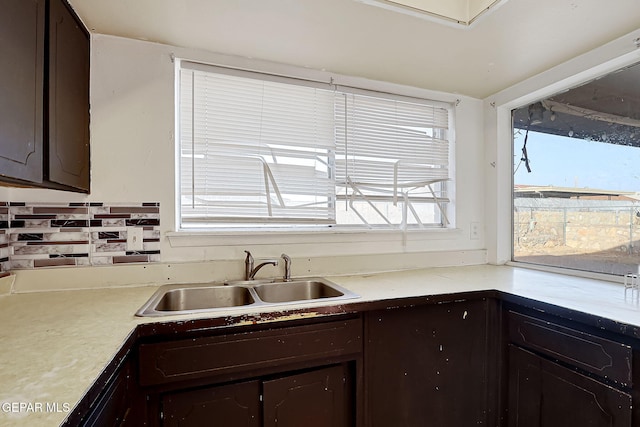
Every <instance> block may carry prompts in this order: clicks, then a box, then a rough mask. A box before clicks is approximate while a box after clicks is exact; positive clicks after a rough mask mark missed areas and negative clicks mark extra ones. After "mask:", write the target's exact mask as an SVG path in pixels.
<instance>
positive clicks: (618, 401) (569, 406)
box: [509, 345, 632, 427]
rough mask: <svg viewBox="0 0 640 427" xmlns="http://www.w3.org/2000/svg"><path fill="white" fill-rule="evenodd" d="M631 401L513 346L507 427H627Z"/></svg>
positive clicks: (608, 387) (610, 388)
mask: <svg viewBox="0 0 640 427" xmlns="http://www.w3.org/2000/svg"><path fill="white" fill-rule="evenodd" d="M631 411H632V398H631V395H630V394H628V393H625V392H623V391H620V390H618V389H616V388H613V387H611V386H609V385H607V384H604V383H602V382H599V381H597V380H595V379H593V378H591V377H588V376H586V375H583V374H581V373H578V372H576V371H574V370H571V369H568V368H565V367H563V366H561V365H559V364H556V363H554V362H551V361H550V360H547V359H544V358H542V357H540V356H537V355H535V354H533V353H530V352H528V351H526V350H523V349H521V348H518V347H515V346H513V345H511V346H510V348H509V426H510V427H516V426H517V427H556V426H557V427H567V426H581V427H585V426H591V427H629V426H631V425H632V424H631V418H632V417H631Z"/></svg>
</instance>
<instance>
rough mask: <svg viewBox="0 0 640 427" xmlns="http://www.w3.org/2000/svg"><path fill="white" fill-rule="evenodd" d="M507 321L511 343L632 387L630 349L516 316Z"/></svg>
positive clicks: (512, 315)
mask: <svg viewBox="0 0 640 427" xmlns="http://www.w3.org/2000/svg"><path fill="white" fill-rule="evenodd" d="M508 321H509V339H510V340H511V342H513V343H515V344H517V345H520V346H522V347H525V348H528V349H531V350H534V351H536V352H538V353H541V354H545V355H547V356H550V357H552V358H554V359H557V360H559V361H562V362H566V363H569V364H571V365H573V366H575V367H578V368H580V369H583V370H584V371H587V372H590V373H593V374H596V375H599V376H602V377H606V378H610V379H612V380H613V381H616V382H618V383H621V384H623V385H625V386H628V387H631V386H632V376H631V360H632V349H631V347H630V346H627V345H624V344H621V343H618V342H615V341H610V340H608V339H605V338H600V337H597V336H595V335H591V334H588V333H585V332H581V331H577V330H574V329H570V328H566V327H564V326H560V325H556V324H554V323H550V322H546V321H542V320H540V319H536V318H533V317H529V316H525V315H522V314H519V313H514V312H509V320H508Z"/></svg>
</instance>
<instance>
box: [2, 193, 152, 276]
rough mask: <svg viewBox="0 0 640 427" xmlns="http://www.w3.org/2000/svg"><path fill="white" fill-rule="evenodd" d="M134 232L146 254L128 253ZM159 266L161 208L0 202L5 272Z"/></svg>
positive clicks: (130, 205) (93, 203)
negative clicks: (137, 231)
mask: <svg viewBox="0 0 640 427" xmlns="http://www.w3.org/2000/svg"><path fill="white" fill-rule="evenodd" d="M132 227H134V228H137V229H142V250H127V234H128V232H129V230H131V229H132ZM159 261H160V204H159V203H108V204H105V203H96V202H90V203H19V202H0V267H1V271H8V270H19V269H32V268H39V267H57V266H89V265H112V264H122V263H140V262H142V263H149V262H159Z"/></svg>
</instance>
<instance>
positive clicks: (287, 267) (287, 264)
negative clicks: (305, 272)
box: [280, 253, 291, 282]
mask: <svg viewBox="0 0 640 427" xmlns="http://www.w3.org/2000/svg"><path fill="white" fill-rule="evenodd" d="M280 258H282V259H283V260H284V277H283V280H284V281H285V282H290V281H291V257H290V256H289V255H287V254H284V253H283V254H282V255H280Z"/></svg>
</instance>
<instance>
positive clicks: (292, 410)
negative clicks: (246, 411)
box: [263, 364, 355, 427]
mask: <svg viewBox="0 0 640 427" xmlns="http://www.w3.org/2000/svg"><path fill="white" fill-rule="evenodd" d="M349 378H350V377H349V372H348V369H347V365H345V364H342V365H337V366H332V367H328V368H323V369H318V370H314V371H310V372H305V373H301V374H297V375H288V376H285V377H281V378H275V379H271V380H268V381H264V383H263V392H264V396H263V400H264V423H263V426H264V427H350V426H353V425H355V424H354V423H355V418H354V414H353V408H354V398H353V393H352V392H351V390H350V388H351V387H350V384H351V381H350V379H349Z"/></svg>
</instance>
